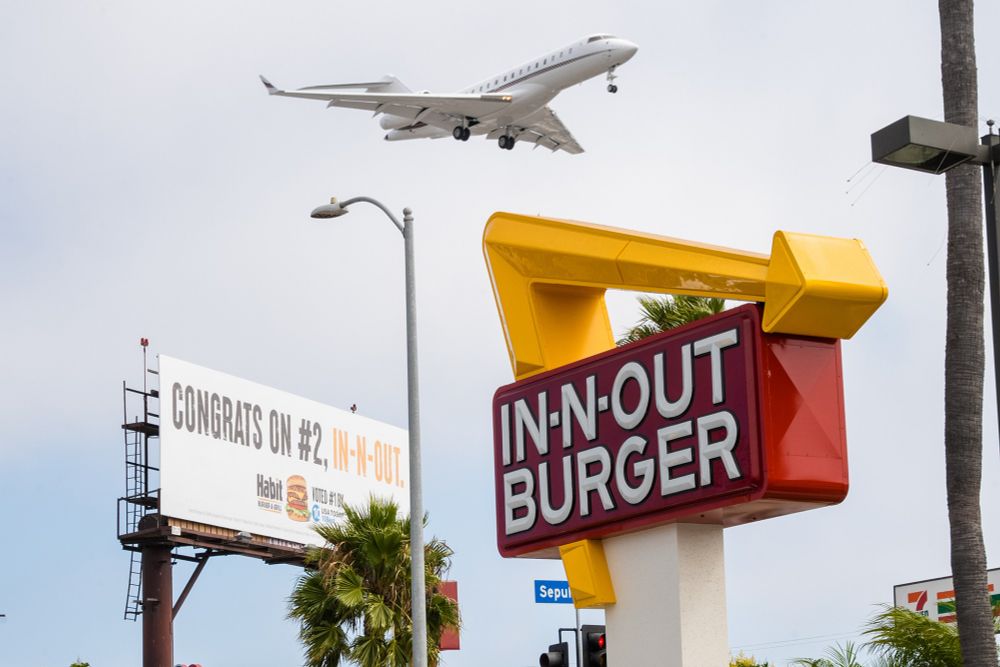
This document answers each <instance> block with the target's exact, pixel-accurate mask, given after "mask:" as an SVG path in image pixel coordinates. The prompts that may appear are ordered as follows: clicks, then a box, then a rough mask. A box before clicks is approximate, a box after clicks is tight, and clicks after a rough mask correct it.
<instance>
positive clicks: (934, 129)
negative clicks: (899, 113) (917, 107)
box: [872, 116, 989, 174]
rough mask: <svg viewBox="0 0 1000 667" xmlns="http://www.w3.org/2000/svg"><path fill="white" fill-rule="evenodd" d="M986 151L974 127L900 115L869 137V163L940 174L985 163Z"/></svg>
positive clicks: (987, 151)
mask: <svg viewBox="0 0 1000 667" xmlns="http://www.w3.org/2000/svg"><path fill="white" fill-rule="evenodd" d="M988 158H989V150H988V148H987V147H986V146H983V145H982V144H980V143H979V139H978V137H977V136H976V129H975V128H974V127H967V126H965V125H956V124H954V123H945V122H943V121H939V120H930V119H929V118H920V117H919V116H903V117H902V118H900V119H899V120H897V121H896V122H895V123H892V124H891V125H887V126H885V127H883V128H882V129H881V130H879V131H878V132H876V133H875V134H873V135H872V161H873V162H878V163H880V164H887V165H890V166H893V167H903V168H904V169H914V170H916V171H923V172H928V173H931V174H942V173H944V172H946V171H948V170H949V169H952V168H954V167H957V166H958V165H960V164H964V163H966V162H969V161H971V162H972V163H974V164H978V165H982V164H985V163H986V161H987V160H988Z"/></svg>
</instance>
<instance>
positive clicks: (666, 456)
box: [493, 305, 846, 556]
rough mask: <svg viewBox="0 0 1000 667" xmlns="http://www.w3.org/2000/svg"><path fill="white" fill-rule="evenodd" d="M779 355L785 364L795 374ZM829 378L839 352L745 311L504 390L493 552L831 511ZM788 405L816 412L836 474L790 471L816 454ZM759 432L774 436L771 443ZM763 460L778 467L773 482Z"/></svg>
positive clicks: (838, 487)
mask: <svg viewBox="0 0 1000 667" xmlns="http://www.w3.org/2000/svg"><path fill="white" fill-rule="evenodd" d="M772 348H774V349H772ZM777 348H780V349H781V352H780V354H777V355H776V354H775V349H777ZM786 348H787V349H786ZM781 358H784V359H789V358H790V359H792V360H793V361H792V363H791V366H792V367H793V368H792V369H791V371H788V370H787V369H786V366H788V364H786V363H783V362H782V361H781ZM803 361H804V363H802V362H803ZM831 362H832V366H831ZM831 368H832V374H831V372H828V371H830V369H831ZM796 369H798V370H796ZM817 369H819V373H818V375H817ZM824 369H825V370H824ZM776 370H780V371H781V372H780V377H774V379H773V380H771V379H769V378H772V376H774V375H775V373H774V371H776ZM839 373H840V357H839V346H838V344H837V343H836V342H833V341H816V340H814V339H792V338H789V337H779V336H765V335H764V334H762V333H761V329H760V315H759V310H758V308H757V307H756V306H752V305H751V306H744V307H741V308H737V309H734V310H731V311H728V312H726V313H723V314H721V315H718V316H715V317H713V318H709V319H705V320H701V321H699V322H696V323H693V324H691V325H688V326H685V327H682V328H679V329H677V330H675V331H673V332H669V333H666V334H661V335H659V336H655V337H651V338H648V339H645V340H643V341H640V342H638V343H634V344H632V345H628V346H626V347H622V348H619V349H616V350H612V351H609V352H606V353H603V354H600V355H597V356H595V357H591V358H589V359H585V360H583V361H581V362H577V363H575V364H570V365H568V366H565V367H563V368H560V369H557V370H555V371H551V372H549V373H545V374H541V375H538V376H534V377H531V378H528V379H526V380H523V381H521V382H517V383H514V384H511V385H508V386H506V387H503V388H501V389H500V390H498V391H497V393H496V395H495V396H494V399H493V423H494V457H495V462H496V464H495V468H496V507H497V541H498V545H499V548H500V552H501V553H502V554H503V555H504V556H511V555H526V554H530V555H552V548H553V547H555V546H558V545H560V544H567V543H569V542H573V541H575V540H579V539H584V538H593V537H603V536H607V535H610V534H614V533H620V532H627V531H630V530H636V529H639V528H642V527H645V526H649V525H655V524H658V523H665V522H668V521H671V520H678V519H681V518H685V519H686V520H692V518H694V520H709V521H718V522H722V523H726V524H727V525H733V524H736V523H743V522H745V521H751V520H755V519H757V518H763V517H765V516H775V515H778V514H785V513H788V512H790V511H798V510H801V509H806V508H807V507H808V506H815V504H817V503H821V504H828V503H829V502H836V501H839V500H840V499H842V497H843V494H844V493H846V458H845V457H846V454H845V452H844V443H843V428H842V426H843V419H842V416H843V405H842V399H841V398H840V396H841V394H840V375H839ZM802 375H805V376H808V377H809V378H811V379H810V380H809V383H810V384H812V385H815V384H816V378H817V377H818V378H820V382H819V386H818V387H816V386H809V387H807V388H806V390H805V392H802V391H799V390H797V388H796V387H797V384H796V381H795V380H794V379H792V380H789V378H796V377H799V376H802ZM831 381H832V383H833V384H832V385H831V384H830V382H831ZM798 384H802V383H801V382H800V383H798ZM803 396H805V400H803ZM786 400H792V401H794V402H795V403H796V405H795V406H793V407H789V406H788V405H786V404H785V403H784V402H785V401H786ZM774 401H777V403H776V404H775V405H776V407H777V408H778V409H769V408H768V406H767V405H766V404H767V403H769V402H774ZM819 404H826V405H827V408H823V407H822V406H821V405H819ZM797 406H805V407H807V408H809V407H812V408H814V410H813V411H814V412H816V414H818V415H820V417H819V422H820V423H819V430H822V431H824V432H827V433H828V434H830V437H829V438H827V440H830V441H832V442H833V443H834V448H833V449H834V451H833V452H832V458H834V459H836V461H834V462H833V463H834V465H833V467H832V468H831V467H830V466H829V465H828V464H829V463H831V462H830V461H827V460H824V461H821V462H820V466H819V468H817V467H816V466H813V465H812V464H810V463H806V465H805V466H803V465H802V461H798V460H797V459H796V460H789V458H788V457H789V456H801V455H802V454H803V453H804V454H805V455H806V456H811V455H813V454H815V452H812V453H811V450H810V445H808V444H806V445H804V447H805V449H803V443H802V442H801V439H802V437H803V436H804V437H806V438H807V439H809V438H811V437H812V434H813V432H814V431H816V430H817V428H816V426H815V425H814V424H813V423H812V422H809V423H808V424H806V425H805V426H804V427H803V425H802V420H801V419H800V417H801V415H800V414H799V410H798V407H797ZM817 406H819V409H816V408H817ZM830 406H832V407H833V409H832V410H831V409H829V407H830ZM830 414H832V415H833V420H832V422H831V421H830V420H829V419H827V420H826V421H825V422H824V421H823V416H824V415H826V416H829V415H830ZM831 429H832V430H831ZM779 431H780V433H778V432H779ZM766 432H774V433H775V434H776V435H775V437H774V438H771V441H770V445H769V444H768V441H767V439H766V437H765V433H766ZM786 436H787V437H786ZM792 441H794V442H792ZM821 444H822V443H821ZM838 448H839V449H838ZM769 449H772V450H774V451H773V452H769ZM830 454H831V453H830V452H829V451H828V452H826V454H825V455H823V456H821V458H824V459H829V458H831V456H830ZM769 458H770V459H773V463H774V464H775V465H777V466H778V467H780V468H781V472H780V473H779V474H778V475H777V476H776V477H775V479H774V481H775V482H777V483H776V484H769V479H770V478H769V476H768V469H767V465H766V462H767V461H768V459H769ZM839 464H842V465H839ZM782 466H783V467H782ZM824 466H825V467H824ZM818 469H822V470H821V474H820V475H819V477H822V479H814V478H816V477H817V475H816V474H814V473H815V472H816V471H817V470H818ZM772 477H774V476H773V475H772ZM769 489H771V491H773V493H772V494H770V495H769V494H768V490H769ZM837 496H839V497H837ZM720 508H736V509H735V510H732V511H729V512H725V511H722V512H720V511H717V510H720ZM699 515H700V516H699ZM546 550H548V552H546Z"/></svg>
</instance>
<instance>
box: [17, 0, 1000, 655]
mask: <svg viewBox="0 0 1000 667" xmlns="http://www.w3.org/2000/svg"><path fill="white" fill-rule="evenodd" d="M976 19H977V26H978V36H979V39H978V41H977V46H978V57H979V80H980V82H981V84H982V85H981V87H982V92H981V95H980V111H981V117H982V118H983V120H984V121H985V119H986V118H988V117H996V118H998V119H1000V88H998V87H996V86H995V85H994V86H993V87H992V88H991V87H990V84H989V82H994V83H995V82H997V81H998V80H1000V72H998V67H1000V46H998V45H997V40H995V39H993V40H992V41H991V40H990V39H987V37H988V36H989V34H990V30H994V31H995V28H996V26H997V25H1000V7H998V6H997V5H996V4H995V3H989V2H980V4H979V8H978V11H977V17H976ZM591 32H608V33H613V34H617V35H620V36H622V37H625V38H627V39H629V40H632V41H634V42H636V43H637V44H638V45H639V47H640V48H639V52H638V53H637V55H636V56H635V58H634V59H633V60H632V61H631V62H629V63H628V64H627V65H625V66H624V67H622V68H621V69H620V71H619V74H620V78H619V79H618V82H617V83H618V84H619V88H620V92H619V93H618V94H617V95H614V96H612V95H609V94H607V93H606V92H605V89H604V85H605V84H604V81H603V80H602V79H600V78H598V79H595V80H592V81H589V82H587V83H585V84H583V85H582V86H579V87H576V88H573V89H571V90H568V91H566V92H565V93H563V94H562V95H560V96H559V97H558V98H556V99H555V100H554V101H553V103H552V107H553V108H554V109H555V110H556V111H557V112H558V114H559V116H560V118H561V119H562V120H563V122H564V123H565V124H566V125H567V127H568V128H569V129H570V130H571V131H572V132H573V134H574V136H575V137H576V139H577V140H578V141H579V143H580V144H581V145H582V146H583V147H584V148H585V149H586V152H585V153H583V154H582V155H578V156H570V155H565V154H550V153H549V152H548V151H545V150H537V151H532V150H530V148H529V147H528V146H526V145H522V146H518V147H517V148H516V150H514V151H509V152H508V151H500V150H498V148H497V146H496V144H495V143H494V142H487V141H485V140H483V139H474V140H472V141H469V142H468V143H458V142H455V141H453V140H451V139H442V140H437V141H414V142H406V143H387V142H384V141H382V134H383V131H382V130H381V129H380V128H379V127H378V125H377V123H376V122H375V121H373V120H372V119H371V118H370V117H369V114H367V113H365V112H360V111H351V110H346V109H332V110H327V109H325V107H324V105H323V104H322V103H318V102H312V101H307V100H295V99H283V98H269V97H268V96H267V95H266V93H265V91H264V89H263V87H262V86H261V85H260V82H259V80H258V79H257V75H258V74H259V73H263V74H265V75H267V76H268V77H270V78H271V80H272V81H274V82H275V83H276V84H278V85H282V86H286V87H297V86H304V85H310V84H321V83H334V82H339V81H357V80H368V79H371V78H372V77H380V76H382V75H383V74H386V73H392V74H395V75H396V76H398V77H399V78H400V79H401V80H402V81H404V82H405V83H407V84H408V85H409V86H410V87H411V88H413V89H414V90H423V89H427V90H431V91H450V90H455V89H458V88H460V87H462V86H465V85H467V84H471V83H472V82H473V81H477V80H479V79H481V78H484V77H486V76H488V75H491V74H493V73H495V72H497V71H501V70H503V69H506V68H509V67H510V66H512V65H514V64H516V63H519V62H522V61H524V60H526V59H528V58H531V57H533V56H535V55H537V54H539V53H542V52H545V51H548V50H551V49H553V48H558V47H560V46H562V45H564V44H567V43H569V42H571V41H573V40H576V39H578V38H580V37H582V36H583V35H585V34H587V33H591ZM939 72H940V70H939V32H938V17H937V5H936V3H933V2H929V1H925V2H913V1H912V0H884V1H882V2H878V3H873V2H866V1H863V0H854V1H845V2H836V3H830V2H800V1H794V2H793V1H791V0H788V1H784V2H779V1H770V2H764V1H761V2H754V3H737V2H718V1H717V2H708V1H706V2H673V1H671V2H618V3H610V2H596V1H581V0H576V1H572V2H570V1H568V0H567V1H561V0H560V1H547V2H541V3H539V2H533V3H529V2H521V1H519V0H518V1H515V2H513V3H502V4H500V5H497V4H492V3H469V2H448V3H437V4H433V3H432V4H430V5H429V4H428V3H404V2H397V1H395V0H388V1H385V2H375V3H361V2H358V3H346V2H340V3H335V2H315V1H307V0H301V1H299V2H294V3H265V2H246V1H244V2H222V1H220V2H211V3H204V2H189V1H183V0H182V1H178V2H172V3H146V2H142V3H137V2H124V1H120V0H95V1H92V2H86V3H81V2H67V1H53V2H46V3H37V2H32V3H29V2H18V1H17V0H8V1H7V2H6V3H3V4H2V8H0V75H2V76H0V81H2V85H3V92H2V93H0V95H2V100H3V103H2V104H0V156H2V158H0V224H2V227H0V230H2V231H0V233H2V236H0V272H2V280H0V305H2V311H0V313H2V315H0V318H2V320H0V321H2V322H3V328H2V345H0V373H2V377H3V381H2V382H0V471H2V472H0V489H2V491H0V498H3V502H2V503H0V534H2V535H3V538H2V539H3V548H2V550H0V613H3V614H6V616H7V617H6V619H2V620H0V664H4V665H45V666H50V665H51V666H59V665H68V664H69V663H70V662H71V661H73V660H74V659H75V658H77V657H78V656H79V657H80V658H82V659H86V660H88V661H90V662H91V664H93V665H95V667H97V666H101V667H115V666H120V667H128V666H132V665H136V664H139V660H140V624H138V623H132V622H126V621H123V620H122V611H123V607H124V603H125V597H126V583H127V577H128V555H127V554H126V553H125V552H123V551H122V550H121V549H120V546H119V544H118V542H117V540H116V534H115V499H116V498H117V497H118V496H119V495H122V493H123V492H124V470H123V467H124V466H123V447H122V436H121V430H120V427H119V425H120V423H121V418H122V414H121V395H120V392H121V380H122V379H128V380H129V381H130V382H133V383H138V382H141V361H140V360H141V356H140V352H139V347H138V345H137V342H138V339H139V337H140V336H146V337H148V338H150V340H151V348H150V349H151V351H153V352H162V353H164V354H168V355H171V356H175V357H178V358H181V359H185V360H187V361H190V362H193V363H196V364H200V365H203V366H208V367H210V368H214V369H217V370H220V371H224V372H227V373H230V374H233V375H237V376H241V377H245V378H248V379H251V380H254V381H257V382H260V383H263V384H267V385H270V386H274V387H277V388H280V389H284V390H287V391H290V392H293V393H296V394H299V395H302V396H306V397H309V398H312V399H315V400H318V401H321V402H324V403H329V404H331V405H335V406H340V407H346V406H348V405H350V404H352V403H357V404H358V406H359V407H360V410H361V412H362V413H363V414H365V415H367V416H369V417H372V418H375V419H379V420H382V421H386V422H389V423H392V424H397V425H400V426H405V423H406V405H405V391H404V388H405V365H404V361H405V354H404V341H405V339H404V332H403V328H402V326H403V275H402V244H401V241H400V239H399V237H398V234H397V233H396V231H395V230H394V229H393V228H392V227H391V226H390V225H389V224H388V221H387V220H385V219H384V218H383V217H382V216H381V215H380V214H379V213H378V212H377V211H375V210H374V209H368V210H364V209H361V208H358V209H357V210H355V211H354V212H352V214H351V215H350V216H349V217H347V218H343V219H340V220H338V221H336V222H335V223H330V224H326V225H317V224H314V223H312V222H311V221H310V220H309V218H308V212H309V211H310V209H311V208H312V207H314V206H316V205H318V204H320V203H323V202H324V201H325V200H326V198H327V197H329V196H331V195H339V196H341V197H344V198H346V197H348V196H353V195H360V194H365V195H369V196H373V197H376V198H379V199H381V200H382V201H384V202H385V203H386V204H388V205H389V206H391V207H392V208H394V209H395V210H397V211H399V210H401V209H402V208H403V207H404V206H410V207H412V208H413V210H414V212H415V216H416V225H417V231H416V233H417V271H418V278H417V280H418V299H419V333H420V363H421V381H422V386H421V389H422V401H421V405H422V407H423V414H422V423H423V442H424V456H425V459H424V461H425V463H424V469H425V488H426V507H427V510H428V511H429V513H430V518H431V522H430V532H431V533H433V534H435V535H437V536H439V537H442V538H444V539H445V540H447V541H448V543H449V544H450V545H451V546H452V547H453V548H454V549H455V551H456V556H455V563H454V568H453V571H452V574H453V576H454V577H455V578H457V579H458V580H459V582H460V595H461V602H462V613H463V618H464V621H465V630H464V632H463V637H462V646H463V648H462V650H461V651H459V652H456V653H451V654H448V655H447V656H446V664H447V665H449V666H451V667H471V666H473V665H475V666H476V667H523V666H526V665H533V664H537V662H536V661H537V655H538V653H539V652H540V651H541V650H542V649H543V648H544V647H545V646H546V645H547V644H549V643H551V642H553V641H555V635H556V628H557V627H559V626H565V625H569V624H571V623H572V620H573V614H572V610H571V609H570V608H568V607H561V606H560V607H555V606H544V605H535V604H534V603H533V598H532V580H533V579H535V578H553V579H555V578H561V577H562V572H561V565H560V564H559V562H558V561H534V560H521V561H512V560H503V559H501V558H500V557H499V555H498V554H497V551H496V546H495V537H494V523H493V522H494V519H493V495H492V493H493V492H492V484H493V482H492V474H493V463H492V454H491V442H492V440H491V425H490V418H489V414H490V413H489V410H490V400H491V397H492V393H493V391H494V390H495V388H496V387H498V386H500V385H502V384H506V383H508V382H509V381H511V379H512V374H511V369H510V366H509V363H508V359H507V353H506V350H505V347H504V342H503V337H502V334H501V330H500V326H499V322H498V318H497V315H496V308H495V305H494V302H493V297H492V294H491V291H490V286H489V281H488V278H487V274H486V270H485V266H484V262H483V259H482V253H481V248H480V242H481V234H482V230H483V225H484V223H485V222H486V219H487V218H488V217H489V215H490V214H491V213H492V212H494V211H497V210H508V211H514V212H520V213H528V214H543V215H551V216H554V217H560V218H568V219H576V220H581V221H587V222H594V223H600V224H606V225H612V226H618V227H626V228H632V229H638V230H642V231H647V232H653V233H658V234H664V235H668V236H675V237H680V238H686V239H691V240H696V241H701V242H707V243H713V244H719V245H725V246H732V247H735V248H740V249H745V250H752V251H758V252H765V253H766V252H769V249H770V244H771V236H772V234H773V232H774V231H775V230H777V229H785V230H790V231H800V232H810V233H818V234H826V235H831V236H846V237H858V238H861V239H863V240H864V242H865V243H866V245H867V246H868V248H869V250H870V252H871V254H872V255H873V257H874V258H875V261H876V263H877V264H878V267H879V269H880V270H881V272H882V274H883V276H884V278H885V280H886V282H887V283H888V285H889V288H890V296H889V300H888V301H887V303H886V304H885V305H884V306H883V307H882V308H881V310H879V312H878V313H877V314H876V315H875V316H874V318H873V319H872V320H871V321H870V322H869V323H868V324H867V325H866V326H865V328H863V329H862V330H861V332H860V333H859V334H858V335H857V336H856V337H855V338H854V339H853V340H850V341H846V342H845V343H844V347H843V351H844V365H845V376H846V379H845V384H846V404H847V417H848V425H849V436H848V446H849V451H850V469H851V477H852V486H851V492H850V495H849V496H848V498H847V500H846V501H845V502H844V503H843V504H842V505H840V506H837V507H833V508H828V509H823V510H818V511H813V512H808V513H804V514H800V515H796V516H790V517H784V518H780V519H775V520H772V521H768V522H763V523H761V524H756V525H751V526H745V527H740V528H734V529H731V530H728V531H726V564H727V570H726V577H727V596H728V601H729V638H730V644H731V645H732V646H733V647H734V649H738V648H740V647H743V648H745V649H747V652H749V653H753V654H754V655H756V656H757V657H758V658H760V659H764V658H768V659H770V660H772V661H774V662H775V663H776V664H777V665H784V664H785V660H786V659H787V658H790V657H794V656H802V655H817V654H819V653H820V652H821V651H822V650H823V648H824V647H825V646H827V645H828V644H830V643H832V642H833V641H835V640H844V639H850V638H852V637H855V636H856V635H857V632H858V629H859V628H860V626H861V625H862V624H863V623H864V621H865V620H866V619H867V618H868V617H869V616H870V615H871V614H872V613H873V612H874V611H875V607H874V605H876V604H879V603H886V602H889V601H890V600H891V594H892V586H893V585H894V584H898V583H903V582H909V581H913V580H916V579H923V578H930V577H936V576H942V575H946V574H948V572H949V555H948V531H947V516H946V510H945V498H944V477H943V461H944V459H943V447H942V421H943V420H942V405H943V397H942V394H943V382H942V377H943V372H944V368H943V364H944V361H943V349H944V337H943V331H944V307H945V304H944V294H945V289H944V266H945V251H944V248H943V244H944V235H945V224H946V218H945V205H944V179H943V178H936V177H933V176H928V175H922V174H918V173H915V172H905V171H901V170H892V169H886V168H883V167H871V166H868V167H867V168H866V165H868V162H869V135H870V133H871V132H872V131H874V130H877V129H878V128H880V127H882V126H884V125H886V124H888V123H889V122H891V121H894V120H896V119H897V118H899V117H901V116H903V115H905V114H908V113H911V114H915V115H922V116H927V117H931V118H940V117H941V111H940V109H941V101H940V99H941V93H940V75H939ZM980 131H981V132H980V133H985V124H984V123H983V124H981V126H980ZM858 170H862V171H861V172H860V174H859V176H858V179H860V178H862V177H865V176H867V178H866V179H865V180H864V181H862V182H861V183H860V184H857V180H858V179H855V182H854V183H848V182H847V179H848V178H849V177H851V176H852V175H853V174H855V173H856V172H858ZM609 302H610V303H611V307H612V314H613V317H614V319H615V321H616V326H617V327H618V328H619V329H620V328H621V327H623V326H625V325H627V324H630V323H631V322H632V321H633V320H634V318H635V317H636V311H635V308H634V306H633V304H634V298H633V296H632V295H612V296H611V297H610V298H609ZM994 396H995V394H994V389H993V382H992V372H989V373H987V391H986V397H985V403H986V406H987V409H986V411H985V430H984V442H985V445H984V453H985V455H984V481H983V486H984V493H983V510H984V513H983V519H984V528H985V534H986V545H987V555H988V557H989V559H990V564H991V565H994V566H995V565H998V564H1000V563H998V561H997V560H996V553H997V550H998V549H1000V527H998V525H997V524H998V520H1000V510H998V509H997V507H998V505H1000V491H998V489H997V481H998V479H1000V465H998V444H997V443H998V434H997V424H996V416H995V408H994ZM189 569H190V568H189V567H188V566H185V565H181V566H178V568H177V579H176V583H175V589H176V590H179V588H180V586H181V585H182V584H183V581H184V580H185V579H186V576H187V573H188V572H189ZM296 575H297V570H296V569H295V568H293V567H290V566H266V565H263V564H261V563H260V562H258V561H255V560H251V559H244V558H239V557H231V558H225V559H214V560H212V561H211V562H210V563H209V565H208V567H207V568H206V570H205V572H204V574H203V575H202V577H201V579H200V580H199V581H198V584H197V586H196V587H195V589H194V591H193V592H192V594H191V596H190V597H189V598H188V601H187V603H186V604H185V607H184V609H183V610H182V611H181V613H180V614H179V616H178V619H177V623H176V626H175V634H176V637H175V647H176V648H175V656H176V660H177V661H178V662H194V661H198V662H201V663H202V664H204V665H206V666H207V667H220V666H224V665H237V664H244V665H295V664H300V647H299V645H298V643H297V640H296V626H295V625H294V624H293V623H291V622H289V621H287V620H285V610H286V598H287V595H288V593H289V592H290V590H291V588H292V585H293V582H294V580H295V577H296ZM600 619H601V614H600V613H596V612H590V613H587V614H585V615H584V620H585V621H587V620H593V621H598V622H599V621H600Z"/></svg>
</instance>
